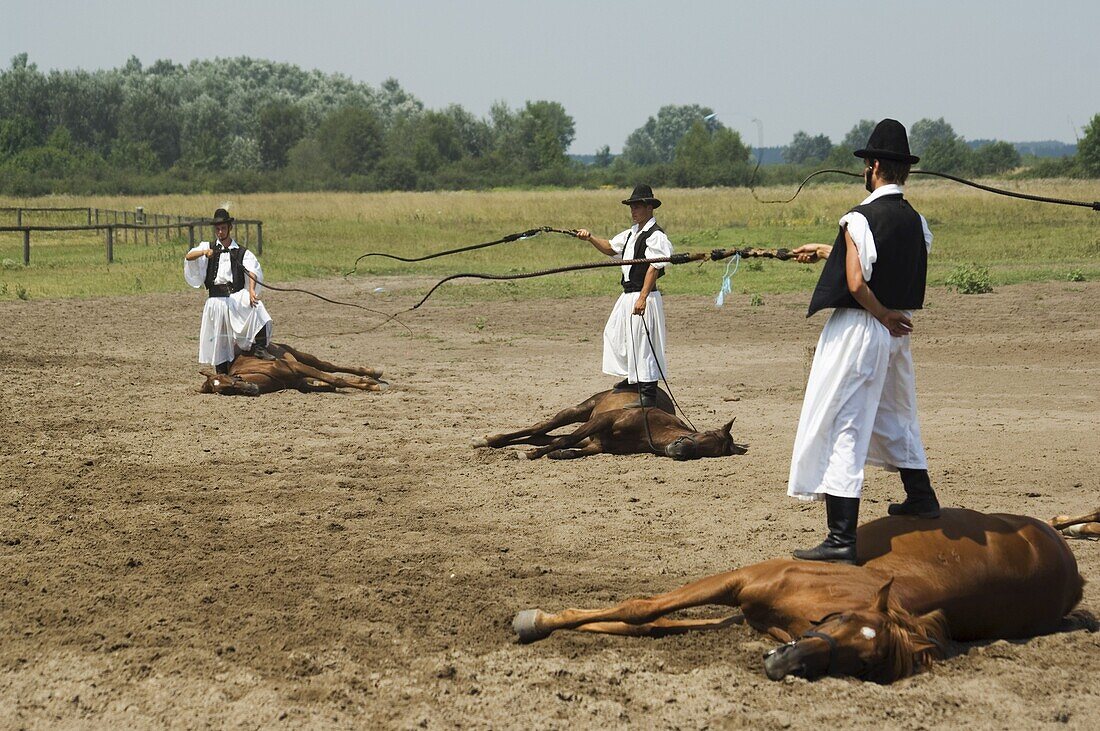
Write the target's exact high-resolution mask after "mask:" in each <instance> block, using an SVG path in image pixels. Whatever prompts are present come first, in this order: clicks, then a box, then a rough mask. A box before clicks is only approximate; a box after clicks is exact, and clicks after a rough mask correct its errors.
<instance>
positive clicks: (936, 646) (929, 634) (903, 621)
mask: <svg viewBox="0 0 1100 731" xmlns="http://www.w3.org/2000/svg"><path fill="white" fill-rule="evenodd" d="M883 631H884V632H885V633H886V654H885V657H884V658H883V661H882V663H881V665H879V666H878V667H877V668H875V669H874V670H873V671H872V672H871V674H870V675H869V676H868V680H872V681H874V682H877V683H892V682H893V681H895V680H899V679H900V678H905V677H908V676H910V675H914V674H916V673H918V672H920V671H922V670H926V669H927V668H928V667H929V666H931V665H932V663H933V661H935V660H942V659H944V657H945V654H944V653H945V650H944V648H945V646H946V643H947V640H948V637H949V628H948V624H947V617H946V616H944V613H943V612H942V611H940V610H939V609H937V610H935V611H933V612H930V613H929V614H926V615H923V616H921V617H914V616H913V615H912V614H910V613H909V612H908V611H906V610H905V609H902V608H901V607H900V606H898V605H897V604H895V603H894V602H892V601H891V602H890V607H889V609H888V610H887V612H886V622H885V623H884V624H883Z"/></svg>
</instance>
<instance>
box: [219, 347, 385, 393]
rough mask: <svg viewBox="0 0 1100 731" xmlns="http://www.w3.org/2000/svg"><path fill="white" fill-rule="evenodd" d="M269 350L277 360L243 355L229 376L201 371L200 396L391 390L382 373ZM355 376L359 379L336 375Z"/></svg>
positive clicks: (231, 366) (289, 349)
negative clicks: (204, 377) (286, 390)
mask: <svg viewBox="0 0 1100 731" xmlns="http://www.w3.org/2000/svg"><path fill="white" fill-rule="evenodd" d="M267 351H268V352H269V353H271V354H272V355H273V356H275V360H263V359H260V358H256V357H254V356H251V355H246V354H244V353H242V354H241V355H238V356H237V357H236V358H234V359H233V362H232V363H230V364H229V373H228V374H225V373H211V372H210V371H209V370H202V371H199V372H200V373H202V374H203V375H204V376H206V383H204V384H202V388H200V389H199V391H200V393H218V394H222V395H223V396H224V395H243V396H259V395H260V394H261V393H274V392H275V391H282V390H283V389H286V388H296V389H298V390H299V391H302V392H306V391H335V390H336V389H338V388H358V389H360V390H362V391H384V390H386V389H387V388H388V387H389V384H387V383H386V382H385V381H381V380H379V379H380V378H381V377H382V371H380V370H375V369H373V368H359V367H358V366H337V365H333V364H332V363H329V362H327V361H323V360H321V359H320V358H318V357H316V356H313V355H310V354H309V353H303V352H302V351H300V350H296V349H294V348H292V347H290V346H289V345H285V344H283V343H271V344H270V345H268V346H267ZM335 373H354V374H355V376H356V377H345V376H338V375H334V374H335Z"/></svg>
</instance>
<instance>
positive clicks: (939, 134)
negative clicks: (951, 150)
mask: <svg viewBox="0 0 1100 731" xmlns="http://www.w3.org/2000/svg"><path fill="white" fill-rule="evenodd" d="M937 140H943V141H946V142H948V143H953V142H958V141H961V138H960V137H959V136H958V135H957V134H955V130H954V128H953V127H952V126H951V125H950V124H948V123H947V122H945V121H944V119H943V117H940V118H939V119H928V118H925V119H918V120H917V121H916V122H913V126H912V127H910V128H909V149H910V151H911V152H912V153H913V154H914V155H920V156H923V155H924V151H925V150H927V149H928V146H929V145H931V144H932V143H933V142H935V141H937ZM947 147H950V145H947Z"/></svg>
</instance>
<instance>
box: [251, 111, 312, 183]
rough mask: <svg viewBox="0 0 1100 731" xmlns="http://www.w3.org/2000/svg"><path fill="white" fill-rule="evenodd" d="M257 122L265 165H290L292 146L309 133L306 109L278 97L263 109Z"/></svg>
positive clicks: (271, 168)
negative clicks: (289, 155) (288, 155)
mask: <svg viewBox="0 0 1100 731" xmlns="http://www.w3.org/2000/svg"><path fill="white" fill-rule="evenodd" d="M256 122H257V130H256V143H257V145H258V146H259V150H260V160H261V161H262V163H263V167H265V168H267V169H268V170H279V169H281V168H284V167H286V163H287V154H288V153H289V152H290V148H292V147H294V145H296V144H298V140H300V139H302V137H303V136H304V135H305V131H306V115H305V112H303V111H302V109H301V107H298V106H297V105H295V104H293V103H291V102H289V101H285V100H278V101H274V102H271V103H270V104H268V105H267V106H265V107H264V108H263V109H261V110H260V113H259V116H258V117H257V120H256Z"/></svg>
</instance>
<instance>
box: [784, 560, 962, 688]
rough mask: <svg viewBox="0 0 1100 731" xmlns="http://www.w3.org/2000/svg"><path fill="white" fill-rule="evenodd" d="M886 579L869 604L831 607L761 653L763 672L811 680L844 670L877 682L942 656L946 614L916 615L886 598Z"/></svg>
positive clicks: (904, 675) (848, 673) (905, 675)
mask: <svg viewBox="0 0 1100 731" xmlns="http://www.w3.org/2000/svg"><path fill="white" fill-rule="evenodd" d="M893 581H894V580H893V579H890V580H889V581H887V582H886V584H884V585H883V586H882V588H881V589H879V591H878V593H877V595H876V596H875V600H874V601H873V602H872V603H871V606H870V607H868V608H867V609H863V610H853V611H846V612H834V613H833V614H830V615H828V616H826V617H825V618H823V619H822V620H821V621H820V622H818V623H817V624H815V625H814V626H813V627H811V628H810V629H809V630H807V631H806V632H804V633H803V634H802V636H801V637H799V638H798V639H796V640H794V641H793V642H789V643H787V644H786V645H782V646H780V647H777V648H776V649H774V650H772V651H770V652H769V653H767V654H766V655H765V656H764V672H765V673H767V676H768V677H769V678H770V679H772V680H780V679H782V678H784V677H786V676H787V675H797V676H799V677H803V678H806V679H807V680H813V679H814V678H818V677H821V676H822V675H849V676H852V677H856V678H860V679H861V680H870V681H873V682H876V683H891V682H893V681H895V680H898V679H899V678H904V677H907V676H909V675H912V674H914V673H916V672H918V671H920V670H921V669H923V668H925V667H927V666H928V665H930V664H931V663H932V661H933V660H937V659H943V658H944V655H945V651H944V643H945V642H946V640H947V620H946V619H945V617H944V615H943V612H941V611H940V610H938V609H937V610H934V611H932V612H929V613H928V614H925V615H922V616H920V617H915V616H913V615H912V614H910V613H909V612H907V611H905V610H904V609H902V608H901V607H899V606H897V605H896V604H891V603H890V586H891V584H893Z"/></svg>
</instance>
